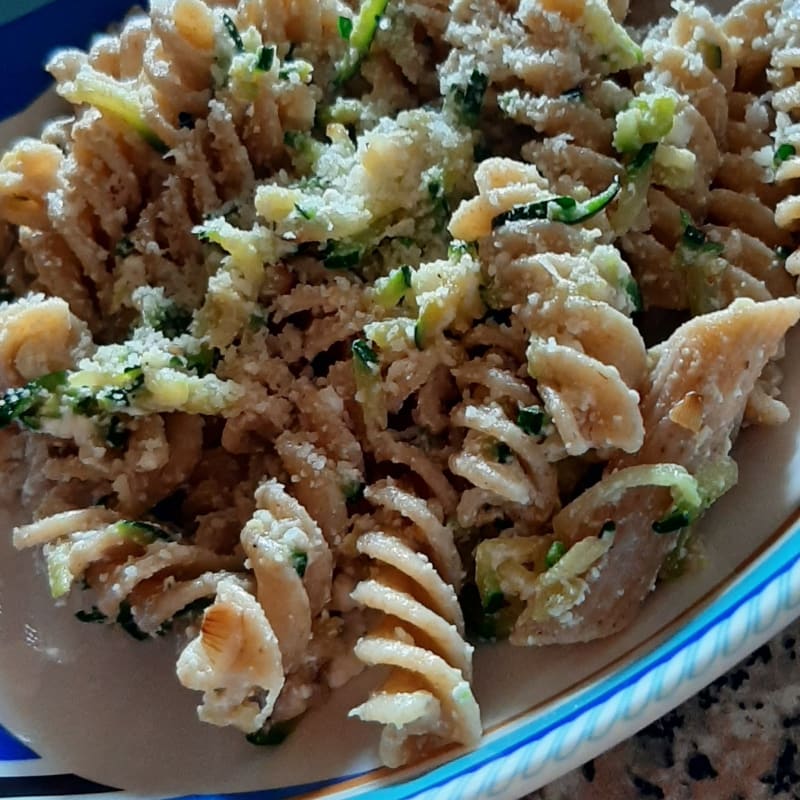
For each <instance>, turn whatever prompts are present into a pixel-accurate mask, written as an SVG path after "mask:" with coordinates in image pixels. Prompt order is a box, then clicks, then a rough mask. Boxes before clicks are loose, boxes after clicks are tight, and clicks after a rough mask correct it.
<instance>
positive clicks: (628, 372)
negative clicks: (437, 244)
mask: <svg viewBox="0 0 800 800" xmlns="http://www.w3.org/2000/svg"><path fill="white" fill-rule="evenodd" d="M614 163H615V164H616V162H614ZM476 182H477V184H478V189H479V195H478V197H476V198H475V199H473V200H470V201H468V202H466V203H464V204H462V206H461V207H460V208H459V209H458V210H457V212H456V213H455V214H454V215H453V221H452V223H451V230H453V232H454V234H455V235H457V236H465V237H467V236H469V237H470V238H474V236H475V235H480V234H488V233H489V231H491V230H492V227H493V225H495V223H493V222H492V219H494V220H497V219H498V218H500V219H502V218H503V217H502V216H500V214H502V213H509V212H508V209H510V208H514V207H523V208H525V207H526V206H525V205H524V204H526V203H531V201H533V202H534V203H535V202H536V201H543V202H546V201H547V199H548V198H551V197H552V196H553V194H554V193H553V192H552V191H551V190H550V189H549V185H548V182H547V181H546V180H545V179H544V178H543V177H542V176H541V175H540V173H539V172H538V170H537V169H536V168H535V167H532V166H527V165H523V164H520V163H518V162H511V161H509V160H507V159H506V160H504V159H488V160H486V161H484V162H482V163H481V164H480V165H479V167H478V169H477V170H476ZM605 213H606V212H605V211H602V213H601V215H602V216H604V215H605ZM595 219H597V217H595ZM595 219H592V220H591V221H590V222H589V223H587V224H588V225H594V224H598V225H608V223H607V221H605V222H603V221H600V222H598V223H595ZM492 237H493V239H494V243H495V244H494V246H495V247H496V248H497V249H499V250H500V251H501V253H502V256H501V257H500V258H495V259H494V262H495V263H494V266H493V269H494V276H493V281H494V282H493V284H492V285H491V286H490V288H489V290H488V291H489V292H490V293H491V303H492V305H493V306H495V307H497V308H511V307H513V306H514V304H516V303H518V304H520V310H519V311H518V312H517V314H518V316H519V319H520V321H521V322H522V324H523V326H524V328H525V330H526V332H527V334H528V337H529V341H528V348H527V351H526V359H527V367H528V373H529V375H530V376H531V377H533V378H534V379H535V381H536V391H537V394H538V395H539V396H540V397H541V398H542V400H543V401H544V404H545V408H546V410H547V412H548V414H549V416H550V417H551V418H552V420H553V423H554V425H555V427H556V429H557V430H558V432H559V434H560V436H561V438H562V440H563V442H564V446H565V448H566V452H567V453H569V454H570V455H579V454H581V453H585V452H586V451H587V450H589V449H590V448H597V449H600V450H603V449H606V448H615V447H621V448H622V449H624V450H626V451H633V450H636V448H637V447H638V446H639V445H640V444H641V438H642V435H643V431H642V424H641V417H640V415H639V411H638V402H639V396H638V394H637V392H636V389H637V387H638V385H639V384H640V383H641V381H642V379H643V377H644V373H645V349H644V343H643V341H642V339H641V335H640V334H639V333H638V331H637V330H636V328H635V326H634V325H633V323H632V322H631V320H630V318H629V316H628V315H629V314H630V313H631V312H632V311H633V310H634V309H635V307H636V303H637V292H636V285H635V283H634V282H633V281H632V278H631V274H630V270H629V269H628V267H627V265H626V264H625V262H624V261H623V260H622V258H621V256H620V255H619V252H618V251H617V250H616V249H615V248H613V247H611V246H610V245H601V246H597V245H595V234H593V233H590V232H589V231H588V230H586V229H585V228H581V227H578V226H567V225H564V224H561V223H559V222H557V221H551V220H533V221H524V222H516V221H512V222H511V223H509V224H505V225H503V226H501V227H499V228H497V227H496V225H495V231H494V232H493V233H492ZM523 237H524V238H523ZM556 242H557V244H556ZM592 246H594V249H590V248H591V247H592ZM586 319H593V320H594V323H593V324H592V325H591V326H586V325H585V321H586ZM579 320H580V321H579ZM603 329H605V330H608V331H612V330H613V331H614V333H613V335H611V336H609V337H608V338H606V337H599V336H597V335H596V333H592V334H590V333H589V331H590V330H591V331H593V332H595V331H598V330H603ZM587 396H591V397H592V398H593V399H592V402H591V404H590V405H591V407H592V409H593V411H592V412H591V413H590V414H586V413H585V412H584V410H582V409H585V408H586V405H585V402H586V397H587ZM621 409H623V410H621Z"/></svg>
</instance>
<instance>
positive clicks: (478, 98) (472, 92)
mask: <svg viewBox="0 0 800 800" xmlns="http://www.w3.org/2000/svg"><path fill="white" fill-rule="evenodd" d="M488 86H489V77H488V75H484V74H483V73H482V72H481V71H480V70H477V69H474V70H472V74H471V75H470V76H469V81H468V82H467V85H466V87H465V88H464V87H460V86H459V87H456V88H455V89H454V90H453V100H454V101H455V103H456V107H457V109H458V114H459V117H460V119H461V122H462V123H463V124H464V125H466V126H467V127H469V128H475V127H477V125H478V120H479V119H480V114H481V107H482V106H483V97H484V95H485V94H486V89H487V88H488Z"/></svg>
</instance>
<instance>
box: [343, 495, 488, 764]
mask: <svg viewBox="0 0 800 800" xmlns="http://www.w3.org/2000/svg"><path fill="white" fill-rule="evenodd" d="M364 494H365V497H366V498H367V500H369V501H370V503H372V504H373V505H375V506H377V507H378V508H379V512H378V514H377V519H382V520H383V521H384V524H382V525H380V526H379V529H375V530H368V531H366V532H365V533H362V534H361V535H360V536H359V537H358V539H357V540H356V548H357V549H358V551H359V552H360V553H361V554H362V555H364V556H366V557H367V558H368V559H369V562H370V565H371V575H370V577H369V578H366V579H364V580H362V581H361V582H360V583H359V584H358V585H357V586H356V588H355V589H354V591H353V593H352V597H353V599H354V600H355V601H356V602H357V603H359V604H360V605H362V606H364V607H365V608H369V609H372V610H373V611H375V612H379V613H380V616H381V618H382V621H381V622H379V627H378V628H377V630H374V631H373V632H371V633H369V634H367V635H366V636H365V637H363V638H361V639H360V640H359V641H358V642H357V643H356V646H355V654H356V656H357V657H358V658H359V659H360V660H361V661H362V662H364V663H365V664H367V665H369V666H375V665H379V664H380V665H384V666H388V667H391V668H392V671H391V673H390V676H389V678H388V680H387V682H386V683H385V684H384V686H383V687H382V688H381V689H379V690H377V691H376V692H374V693H373V694H372V695H371V697H370V698H369V699H368V700H367V701H366V702H364V703H362V704H361V705H360V706H358V707H357V708H354V709H353V710H352V711H351V712H350V714H351V715H352V716H357V717H359V718H361V719H362V720H364V721H370V722H379V723H381V724H382V725H383V726H384V727H383V731H382V733H381V746H380V754H381V759H382V760H383V762H384V763H386V764H388V765H390V766H399V765H401V764H404V763H406V762H408V761H409V760H412V759H414V758H415V757H418V756H419V755H421V754H423V753H426V752H430V751H431V750H436V749H438V748H440V747H442V746H445V745H448V744H452V743H459V744H463V745H468V746H469V745H472V744H474V743H475V742H476V741H477V739H478V737H479V736H480V716H479V712H478V706H477V704H476V702H475V699H474V697H473V695H472V691H471V689H470V685H469V681H470V678H471V673H472V647H471V646H470V645H469V644H467V643H466V641H465V640H464V638H463V637H464V620H463V616H462V613H461V609H460V607H459V605H458V599H457V597H456V594H455V589H454V587H457V586H459V585H460V583H461V578H462V571H461V563H460V559H459V557H458V554H457V552H456V550H455V546H454V544H453V538H452V531H450V530H449V529H448V528H446V527H445V526H444V525H442V523H441V522H440V520H439V519H438V518H437V516H436V514H435V513H434V511H433V510H432V508H431V507H430V505H429V504H427V503H425V502H424V501H423V500H421V499H420V498H419V497H416V496H415V495H413V494H411V493H410V492H409V491H407V490H405V489H403V488H402V487H400V486H398V485H396V484H394V483H393V482H391V481H382V482H379V483H376V484H373V485H371V486H369V487H367V489H366V490H365V492H364ZM409 523H410V524H409Z"/></svg>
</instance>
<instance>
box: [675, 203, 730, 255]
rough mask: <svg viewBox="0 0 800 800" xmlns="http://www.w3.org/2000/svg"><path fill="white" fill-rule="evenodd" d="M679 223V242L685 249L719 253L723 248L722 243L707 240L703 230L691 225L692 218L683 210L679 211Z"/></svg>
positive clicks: (713, 253)
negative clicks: (680, 229)
mask: <svg viewBox="0 0 800 800" xmlns="http://www.w3.org/2000/svg"><path fill="white" fill-rule="evenodd" d="M681 225H682V226H683V234H682V236H681V244H682V245H683V246H684V247H686V248H687V249H689V250H692V251H694V252H696V253H711V254H712V255H719V254H720V253H721V252H722V251H723V250H724V249H725V248H724V245H723V244H722V243H720V242H711V241H709V240H708V238H707V237H706V234H705V233H703V231H701V230H700V229H699V228H696V227H695V226H694V225H692V219H691V217H690V216H689V215H688V214H687V213H686V212H685V211H681Z"/></svg>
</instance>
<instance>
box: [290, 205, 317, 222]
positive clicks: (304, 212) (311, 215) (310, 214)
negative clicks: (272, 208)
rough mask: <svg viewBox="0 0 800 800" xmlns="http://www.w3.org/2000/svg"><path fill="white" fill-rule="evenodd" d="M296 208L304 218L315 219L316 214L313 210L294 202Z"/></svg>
mask: <svg viewBox="0 0 800 800" xmlns="http://www.w3.org/2000/svg"><path fill="white" fill-rule="evenodd" d="M294 210H295V211H296V212H297V213H298V214H299V215H300V216H301V217H302V218H303V219H314V217H315V216H316V214H315V213H314V212H313V211H308V210H307V209H305V208H303V207H302V206H301V205H299V204H298V203H295V204H294Z"/></svg>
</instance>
